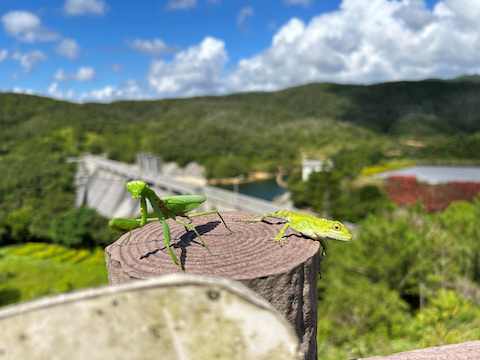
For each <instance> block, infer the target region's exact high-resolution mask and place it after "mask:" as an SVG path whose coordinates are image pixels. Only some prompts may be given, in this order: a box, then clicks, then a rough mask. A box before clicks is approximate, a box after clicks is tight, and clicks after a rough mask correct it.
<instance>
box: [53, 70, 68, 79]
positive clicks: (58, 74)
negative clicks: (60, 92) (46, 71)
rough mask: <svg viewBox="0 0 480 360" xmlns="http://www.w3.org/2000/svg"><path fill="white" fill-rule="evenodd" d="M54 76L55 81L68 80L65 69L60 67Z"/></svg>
mask: <svg viewBox="0 0 480 360" xmlns="http://www.w3.org/2000/svg"><path fill="white" fill-rule="evenodd" d="M53 78H54V79H55V81H66V80H68V75H67V74H66V73H65V70H63V69H58V70H57V71H56V72H55V75H53Z"/></svg>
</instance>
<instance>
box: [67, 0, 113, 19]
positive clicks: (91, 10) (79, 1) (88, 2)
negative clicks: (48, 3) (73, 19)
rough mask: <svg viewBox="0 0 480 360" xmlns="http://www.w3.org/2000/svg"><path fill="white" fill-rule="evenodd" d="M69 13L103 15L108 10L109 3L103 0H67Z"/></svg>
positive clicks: (74, 14)
mask: <svg viewBox="0 0 480 360" xmlns="http://www.w3.org/2000/svg"><path fill="white" fill-rule="evenodd" d="M64 10H65V13H67V14H68V15H72V16H76V15H86V14H92V15H103V14H104V13H105V12H106V11H107V4H106V3H105V1H103V0H67V1H65V5H64Z"/></svg>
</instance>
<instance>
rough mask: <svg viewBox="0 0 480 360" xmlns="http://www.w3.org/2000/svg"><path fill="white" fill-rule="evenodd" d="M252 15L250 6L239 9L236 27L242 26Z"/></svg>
mask: <svg viewBox="0 0 480 360" xmlns="http://www.w3.org/2000/svg"><path fill="white" fill-rule="evenodd" d="M253 14H254V11H253V8H252V7H251V6H245V7H243V8H241V9H240V11H239V13H238V15H237V25H238V26H243V25H244V24H245V22H246V21H247V20H248V18H251V17H252V16H253Z"/></svg>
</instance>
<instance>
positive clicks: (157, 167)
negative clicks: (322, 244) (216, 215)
mask: <svg viewBox="0 0 480 360" xmlns="http://www.w3.org/2000/svg"><path fill="white" fill-rule="evenodd" d="M74 161H75V162H76V163H78V167H77V172H76V175H75V187H76V200H75V205H76V206H77V207H80V206H87V207H90V208H93V209H96V210H97V211H98V213H100V214H101V215H103V216H105V217H109V218H112V217H135V216H138V214H139V201H138V200H135V199H132V197H131V195H130V194H129V193H128V192H127V190H126V187H125V184H126V183H127V182H128V181H131V180H143V181H145V182H146V183H148V184H149V185H150V186H151V188H152V189H153V190H154V191H155V192H156V193H157V194H158V195H159V196H167V195H180V194H200V195H205V196H206V197H207V201H206V202H205V203H204V204H203V205H202V207H201V208H199V210H200V211H201V210H210V209H217V210H219V211H234V210H236V211H245V212H250V213H254V214H265V213H269V212H272V211H276V210H279V209H289V210H294V208H293V207H292V206H288V205H287V206H285V205H277V204H275V203H273V202H270V201H266V200H263V199H259V198H255V197H252V196H247V195H243V194H239V193H237V192H233V191H229V190H224V189H220V188H216V187H213V186H208V185H206V184H205V183H204V182H203V183H202V181H188V182H187V181H180V180H178V179H177V178H175V177H172V176H166V175H165V174H162V172H161V160H159V159H158V158H156V157H154V156H151V155H148V154H139V156H137V162H136V163H135V164H127V163H123V162H119V161H114V160H110V159H107V158H105V157H103V156H97V155H84V156H82V157H80V158H77V159H75V160H74ZM193 167H195V166H193ZM184 178H188V177H184Z"/></svg>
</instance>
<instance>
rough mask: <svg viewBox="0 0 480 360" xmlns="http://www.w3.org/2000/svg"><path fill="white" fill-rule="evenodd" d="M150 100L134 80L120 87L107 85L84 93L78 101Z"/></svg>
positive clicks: (149, 96)
mask: <svg viewBox="0 0 480 360" xmlns="http://www.w3.org/2000/svg"><path fill="white" fill-rule="evenodd" d="M148 98H151V95H150V94H147V93H146V92H145V91H144V89H142V87H141V86H139V85H138V83H137V82H136V81H135V80H128V81H127V82H126V83H124V84H122V85H120V86H114V85H107V86H104V87H103V88H100V89H94V90H91V91H88V92H84V93H83V94H81V95H80V101H82V102H85V101H98V102H109V101H114V100H125V99H148Z"/></svg>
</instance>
